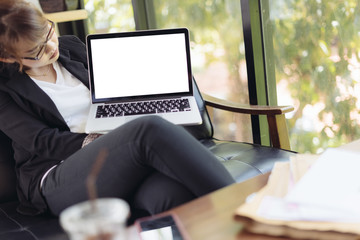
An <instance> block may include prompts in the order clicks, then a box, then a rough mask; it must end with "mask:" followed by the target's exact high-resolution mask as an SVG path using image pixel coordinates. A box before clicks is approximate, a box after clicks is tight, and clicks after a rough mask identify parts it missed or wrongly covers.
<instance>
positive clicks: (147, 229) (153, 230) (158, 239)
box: [135, 214, 189, 240]
mask: <svg viewBox="0 0 360 240" xmlns="http://www.w3.org/2000/svg"><path fill="white" fill-rule="evenodd" d="M135 226H136V228H137V230H138V232H139V235H140V238H141V239H142V240H186V239H189V238H188V237H186V233H185V231H184V229H183V227H182V226H181V223H180V221H179V219H178V218H177V217H176V215H175V214H166V215H158V216H153V217H146V218H141V219H138V220H136V221H135Z"/></svg>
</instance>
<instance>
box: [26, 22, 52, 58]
mask: <svg viewBox="0 0 360 240" xmlns="http://www.w3.org/2000/svg"><path fill="white" fill-rule="evenodd" d="M48 21H49V25H50V30H49V33H48V34H47V36H46V40H45V42H43V43H42V44H40V45H39V48H40V50H39V52H38V53H37V54H36V56H35V57H23V59H28V60H36V61H37V60H39V59H40V58H42V56H43V55H44V53H45V49H46V44H47V43H48V41H49V40H50V39H51V38H52V36H53V35H54V32H55V23H54V22H53V21H51V20H48Z"/></svg>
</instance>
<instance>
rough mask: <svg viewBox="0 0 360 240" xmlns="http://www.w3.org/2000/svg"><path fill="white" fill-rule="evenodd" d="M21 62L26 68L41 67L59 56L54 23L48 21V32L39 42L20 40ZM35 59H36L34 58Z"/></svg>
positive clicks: (54, 60)
mask: <svg viewBox="0 0 360 240" xmlns="http://www.w3.org/2000/svg"><path fill="white" fill-rule="evenodd" d="M19 46H20V50H21V53H22V56H23V58H22V60H21V61H22V64H23V65H24V66H26V67H28V68H38V67H43V66H46V65H48V64H52V63H54V62H56V60H57V59H58V58H59V42H58V36H57V34H56V32H55V25H54V24H53V23H50V22H49V32H48V33H47V35H46V36H44V37H43V39H41V40H40V41H39V42H36V43H34V42H28V41H26V40H24V41H20V44H19ZM36 59H37V60H36Z"/></svg>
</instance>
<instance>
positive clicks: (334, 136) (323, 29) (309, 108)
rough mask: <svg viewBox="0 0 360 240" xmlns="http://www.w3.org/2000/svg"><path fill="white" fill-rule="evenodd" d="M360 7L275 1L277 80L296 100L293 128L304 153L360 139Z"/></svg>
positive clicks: (348, 0)
mask: <svg viewBox="0 0 360 240" xmlns="http://www.w3.org/2000/svg"><path fill="white" fill-rule="evenodd" d="M359 7H360V6H359V1H358V0H342V1H326V0H325V1H324V0H323V1H321V0H307V1H304V0H276V1H270V20H271V22H272V25H273V36H274V38H273V42H274V55H275V56H274V57H275V60H276V67H277V68H276V79H277V82H278V85H280V84H283V83H285V84H286V86H287V91H289V92H290V94H291V98H292V99H294V105H295V107H296V112H295V114H294V115H293V116H292V118H290V119H289V125H290V126H289V127H290V136H291V145H292V146H293V148H294V149H295V150H297V151H299V152H312V153H315V152H321V151H322V150H324V149H325V148H328V147H336V146H339V145H342V144H344V143H347V142H351V141H353V140H355V139H358V138H360V128H359V125H360V114H359V107H360V99H359V97H360V84H359V83H360V61H359V60H360V59H359V58H360V53H359V50H360V9H359ZM281 94H282V93H281V92H279V91H278V96H280V95H281ZM307 112H309V114H307ZM306 115H311V117H307V116H306Z"/></svg>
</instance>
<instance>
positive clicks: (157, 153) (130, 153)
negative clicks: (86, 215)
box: [0, 0, 234, 215]
mask: <svg viewBox="0 0 360 240" xmlns="http://www.w3.org/2000/svg"><path fill="white" fill-rule="evenodd" d="M0 62H1V65H2V66H1V70H0V130H1V131H3V132H4V133H5V134H6V135H7V136H8V137H9V138H11V139H12V141H13V148H14V151H15V154H14V155H15V156H14V157H15V161H16V174H17V177H18V195H19V198H20V202H21V207H20V208H19V211H20V212H22V213H25V214H40V213H43V212H50V213H52V214H54V215H58V214H59V213H60V212H61V211H62V210H63V209H64V208H66V207H68V206H70V205H73V204H75V203H78V202H81V201H84V200H87V199H88V194H87V190H86V186H85V179H86V177H87V176H88V174H89V172H90V169H91V167H92V165H93V163H94V161H95V160H96V156H97V155H98V153H99V152H100V151H101V150H102V149H104V148H105V149H107V152H108V155H107V158H106V161H105V163H104V165H103V167H102V169H101V171H100V173H99V175H98V178H97V191H98V196H99V197H118V198H122V199H125V200H127V201H128V202H129V204H130V206H131V208H132V211H133V212H136V211H140V212H144V213H145V214H156V213H159V212H162V211H164V210H167V209H169V208H172V207H175V206H177V205H179V204H182V203H184V202H187V201H189V200H191V199H194V198H196V197H198V196H202V195H204V194H207V193H209V192H211V191H214V190H216V189H219V188H221V187H224V186H227V185H229V184H232V183H234V179H233V178H232V177H231V176H230V174H229V173H228V172H227V171H226V169H225V168H224V167H223V166H222V165H221V163H219V161H218V160H217V159H216V158H215V157H214V156H213V155H212V154H211V153H210V152H209V151H208V150H207V149H206V148H204V147H203V146H202V145H201V144H200V143H199V142H198V141H197V140H196V139H194V138H193V137H192V136H191V135H190V134H188V133H187V132H186V131H185V130H183V128H182V127H179V126H175V125H173V124H170V123H169V122H167V121H165V120H162V119H161V118H158V117H143V118H139V119H137V120H134V121H132V122H130V123H128V124H126V125H124V126H122V127H119V128H117V129H115V130H113V131H112V132H110V133H108V134H106V135H103V136H100V135H97V134H90V135H87V134H85V133H84V126H85V121H86V117H85V116H86V115H87V112H88V109H89V104H90V99H89V89H88V87H89V86H88V75H87V59H86V51H85V46H84V44H83V43H82V42H81V41H80V40H79V39H77V38H76V37H74V36H63V37H59V38H58V37H57V34H56V32H55V25H54V24H53V23H52V22H51V21H49V20H47V19H46V18H45V17H44V16H43V14H42V13H41V12H40V11H39V10H37V9H36V8H35V7H33V6H31V5H29V4H28V3H26V2H23V1H21V0H6V1H2V3H1V6H0ZM164 133H166V134H164ZM99 136H100V137H99ZM174 142H176V144H174Z"/></svg>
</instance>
